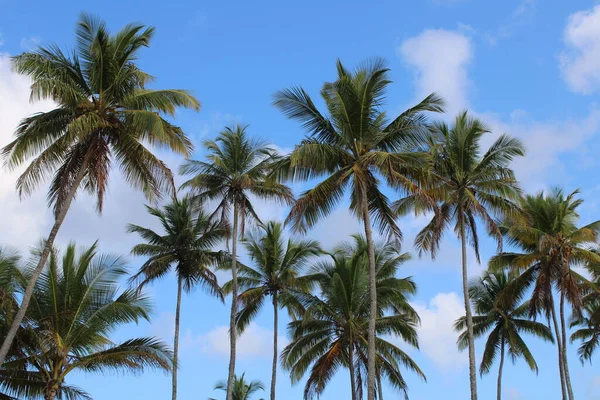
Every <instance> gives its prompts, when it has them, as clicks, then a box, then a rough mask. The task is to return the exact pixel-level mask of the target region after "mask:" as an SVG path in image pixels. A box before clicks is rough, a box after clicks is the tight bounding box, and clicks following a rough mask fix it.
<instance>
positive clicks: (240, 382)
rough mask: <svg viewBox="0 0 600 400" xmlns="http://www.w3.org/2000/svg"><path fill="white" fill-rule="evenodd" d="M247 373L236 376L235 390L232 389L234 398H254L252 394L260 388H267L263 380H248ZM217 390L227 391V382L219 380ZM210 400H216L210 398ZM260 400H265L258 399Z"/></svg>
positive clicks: (244, 399) (245, 399)
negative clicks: (245, 377)
mask: <svg viewBox="0 0 600 400" xmlns="http://www.w3.org/2000/svg"><path fill="white" fill-rule="evenodd" d="M245 375H246V374H242V376H239V377H238V376H236V377H235V378H234V379H233V391H232V400H252V399H251V396H252V395H253V394H254V393H256V392H258V391H259V390H265V385H264V384H263V383H262V382H261V381H250V382H246V380H245V379H244V376H245ZM215 390H223V391H224V392H226V391H227V383H226V382H224V381H221V382H218V383H217V384H216V385H215ZM208 400H215V399H213V398H210V399H208ZM258 400H263V399H262V398H261V399H258Z"/></svg>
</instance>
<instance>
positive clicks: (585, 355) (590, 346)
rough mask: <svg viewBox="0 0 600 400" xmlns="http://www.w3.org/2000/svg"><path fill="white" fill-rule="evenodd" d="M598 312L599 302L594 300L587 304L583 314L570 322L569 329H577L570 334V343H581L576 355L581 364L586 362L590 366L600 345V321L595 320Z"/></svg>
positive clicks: (599, 308) (599, 310)
mask: <svg viewBox="0 0 600 400" xmlns="http://www.w3.org/2000/svg"><path fill="white" fill-rule="evenodd" d="M599 312H600V302H598V300H597V299H594V300H593V301H590V302H587V303H586V304H585V305H584V308H583V313H582V314H581V315H580V316H579V317H576V318H574V319H573V320H572V321H571V328H578V329H577V330H576V331H575V332H573V334H571V343H573V342H575V341H576V340H580V341H581V345H580V346H579V349H578V350H577V354H578V355H579V359H580V360H581V363H582V364H583V363H584V362H586V361H589V362H590V364H591V362H592V356H593V355H594V353H595V352H596V350H597V349H598V347H599V345H600V321H598V318H597V315H598V314H599Z"/></svg>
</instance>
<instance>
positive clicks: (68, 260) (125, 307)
mask: <svg viewBox="0 0 600 400" xmlns="http://www.w3.org/2000/svg"><path fill="white" fill-rule="evenodd" d="M39 253H41V250H40V251H39ZM38 257H39V254H38ZM33 272H34V271H33V268H27V269H24V270H23V272H22V276H21V277H20V278H19V279H18V280H17V282H16V283H17V284H18V290H19V293H20V294H22V293H23V292H24V291H25V286H26V284H27V282H29V281H30V280H31V275H32V273H33ZM126 273H127V271H126V268H125V265H124V263H123V260H122V259H121V258H120V257H113V256H108V255H98V254H97V253H96V245H95V244H94V245H93V246H91V247H89V248H86V249H83V250H82V251H81V252H80V253H78V252H77V251H76V249H75V245H74V244H71V245H69V246H68V247H67V248H66V250H65V251H64V252H63V254H62V257H61V255H60V254H58V253H57V252H56V251H54V250H52V252H51V253H50V257H49V260H48V262H47V265H46V268H45V271H44V273H43V274H42V275H41V276H40V279H39V280H38V282H37V283H36V285H35V288H34V296H33V297H32V300H31V301H32V307H30V308H29V309H28V311H27V315H26V318H25V319H24V321H23V326H22V329H21V330H20V331H19V335H18V340H17V341H18V342H19V344H20V346H21V350H20V354H17V355H11V356H9V357H8V358H7V360H6V361H5V362H4V364H2V369H1V370H0V388H1V389H2V390H3V391H4V392H5V393H8V394H9V395H11V396H16V397H19V398H28V399H38V398H43V399H45V400H53V399H55V398H67V399H80V398H83V399H91V397H90V396H89V395H88V394H87V393H85V392H84V391H83V390H82V389H80V388H78V387H75V386H71V385H68V384H67V383H66V378H67V376H68V375H69V374H70V373H71V372H73V371H80V372H86V373H103V372H106V371H115V370H116V371H123V372H141V371H143V370H145V369H146V368H159V369H162V370H166V371H169V370H171V368H172V365H173V364H172V358H173V354H172V353H171V351H170V350H168V348H167V346H166V345H165V344H163V343H162V342H160V341H159V340H157V339H154V338H136V339H129V340H126V341H125V342H123V343H121V344H115V343H113V342H112V341H111V339H110V334H111V333H112V332H113V331H114V330H115V329H116V328H118V327H119V326H121V325H123V324H127V323H131V322H138V321H139V320H140V319H144V320H149V315H148V312H149V309H150V305H149V300H148V298H146V297H144V296H143V294H141V293H139V292H138V291H135V290H125V291H123V292H121V293H120V294H119V293H118V292H119V289H118V281H119V280H120V279H122V278H123V277H124V276H125V275H126Z"/></svg>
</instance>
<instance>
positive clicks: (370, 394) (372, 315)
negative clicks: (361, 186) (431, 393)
mask: <svg viewBox="0 0 600 400" xmlns="http://www.w3.org/2000/svg"><path fill="white" fill-rule="evenodd" d="M362 203H363V204H362V213H363V220H364V225H365V236H366V239H367V251H368V253H369V296H370V307H369V327H368V338H367V341H368V351H367V400H375V391H376V384H375V382H376V380H375V375H376V371H375V320H376V318H377V287H376V281H375V279H376V271H375V245H374V244H373V232H372V231H371V216H370V215H369V201H368V198H367V193H366V192H365V191H364V190H363V191H362ZM474 400H475V399H474Z"/></svg>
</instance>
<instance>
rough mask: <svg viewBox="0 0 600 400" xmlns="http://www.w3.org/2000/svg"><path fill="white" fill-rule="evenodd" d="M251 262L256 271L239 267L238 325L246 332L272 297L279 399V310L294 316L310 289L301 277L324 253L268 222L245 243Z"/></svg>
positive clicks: (274, 370)
mask: <svg viewBox="0 0 600 400" xmlns="http://www.w3.org/2000/svg"><path fill="white" fill-rule="evenodd" d="M244 244H245V247H246V250H247V252H248V255H249V257H250V259H251V260H252V261H253V262H254V263H255V264H256V268H252V267H249V266H243V267H240V268H239V276H238V285H239V288H240V289H241V290H243V292H242V293H241V294H240V295H239V297H238V302H239V303H240V304H241V305H242V309H241V310H240V311H239V313H238V316H237V326H238V329H239V331H240V332H242V331H243V330H244V329H245V328H246V327H247V326H248V324H249V323H250V322H251V321H252V319H253V318H254V317H255V316H256V315H257V314H258V313H259V312H260V310H261V309H262V307H263V305H264V302H265V300H266V299H267V298H268V297H270V298H271V303H272V304H273V366H272V372H271V400H275V386H276V381H277V359H278V356H279V352H278V350H277V337H278V325H279V322H278V321H279V318H278V311H279V308H280V307H286V308H287V309H288V310H289V312H290V314H292V315H294V311H295V310H296V308H295V307H294V306H295V305H296V301H294V300H295V299H294V293H295V292H296V291H298V290H300V291H304V290H307V288H308V285H307V284H306V282H305V281H303V279H302V277H300V276H299V274H300V272H301V271H302V269H304V267H305V266H306V265H307V264H308V262H309V261H310V259H311V258H313V257H315V256H318V255H320V254H322V253H323V251H322V250H321V247H320V246H319V243H318V242H316V241H314V240H302V241H299V240H294V239H292V238H289V239H288V240H287V242H286V241H285V240H284V233H283V227H282V225H281V224H280V223H278V222H268V223H267V224H266V225H265V227H264V229H262V232H260V233H258V234H254V235H250V236H249V237H247V238H246V239H245V240H244ZM231 286H232V285H231V281H230V282H227V283H226V284H225V285H224V290H225V292H226V293H227V292H229V291H230V290H231Z"/></svg>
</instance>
